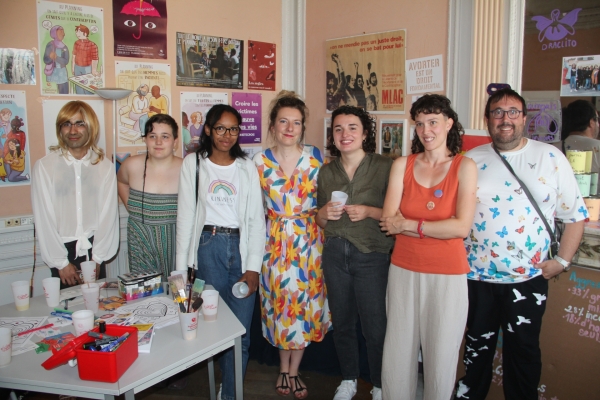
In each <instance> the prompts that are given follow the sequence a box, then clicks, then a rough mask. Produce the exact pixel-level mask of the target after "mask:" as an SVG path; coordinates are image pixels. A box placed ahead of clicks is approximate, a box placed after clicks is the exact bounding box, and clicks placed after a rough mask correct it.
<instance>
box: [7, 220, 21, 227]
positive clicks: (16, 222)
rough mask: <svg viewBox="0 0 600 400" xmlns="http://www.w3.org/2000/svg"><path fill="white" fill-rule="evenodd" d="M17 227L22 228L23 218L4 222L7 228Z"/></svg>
mask: <svg viewBox="0 0 600 400" xmlns="http://www.w3.org/2000/svg"><path fill="white" fill-rule="evenodd" d="M15 226H21V218H10V219H5V220H4V227H5V228H12V227H15Z"/></svg>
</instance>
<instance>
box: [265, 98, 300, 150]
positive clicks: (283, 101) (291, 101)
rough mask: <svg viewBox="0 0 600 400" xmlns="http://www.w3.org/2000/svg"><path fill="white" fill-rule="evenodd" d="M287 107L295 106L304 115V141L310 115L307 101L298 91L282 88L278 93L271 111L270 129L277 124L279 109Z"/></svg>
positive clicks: (272, 103)
mask: <svg viewBox="0 0 600 400" xmlns="http://www.w3.org/2000/svg"><path fill="white" fill-rule="evenodd" d="M286 107H289V108H294V109H296V110H298V111H300V114H301V115H302V135H301V136H300V142H303V141H304V131H305V130H306V126H305V123H306V118H307V117H308V107H306V103H304V101H303V100H302V99H301V98H300V96H299V95H298V94H296V92H293V91H289V90H282V91H281V92H279V93H278V94H277V97H275V99H273V101H272V102H271V105H270V111H269V130H270V129H271V128H272V127H273V126H275V119H277V114H278V113H279V110H281V109H282V108H286Z"/></svg>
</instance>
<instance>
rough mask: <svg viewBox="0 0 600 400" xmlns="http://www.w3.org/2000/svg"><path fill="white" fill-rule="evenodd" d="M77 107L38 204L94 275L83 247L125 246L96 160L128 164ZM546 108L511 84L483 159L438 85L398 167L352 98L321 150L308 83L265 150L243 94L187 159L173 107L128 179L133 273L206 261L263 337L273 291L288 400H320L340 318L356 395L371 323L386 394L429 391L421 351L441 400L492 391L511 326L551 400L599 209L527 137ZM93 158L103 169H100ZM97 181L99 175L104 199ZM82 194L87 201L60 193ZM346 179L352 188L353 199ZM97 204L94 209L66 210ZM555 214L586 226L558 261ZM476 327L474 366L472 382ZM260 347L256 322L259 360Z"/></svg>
mask: <svg viewBox="0 0 600 400" xmlns="http://www.w3.org/2000/svg"><path fill="white" fill-rule="evenodd" d="M65 107H66V108H67V109H66V110H65V108H63V110H61V113H60V115H59V118H57V125H56V126H57V136H58V137H59V147H57V148H56V149H55V150H56V151H55V152H53V153H52V154H50V155H48V156H46V157H45V158H43V159H42V160H40V161H38V163H36V167H35V169H34V177H33V184H32V186H33V190H32V200H33V207H34V214H35V218H36V227H38V226H40V225H41V227H40V228H39V229H40V235H39V237H40V245H41V248H42V254H43V256H44V260H45V261H46V263H47V264H48V265H49V266H51V267H54V268H56V269H57V272H56V275H58V276H60V277H61V278H62V279H63V282H64V283H68V284H75V283H76V282H77V281H79V279H80V278H79V277H78V275H76V273H75V271H76V269H75V267H74V265H73V264H74V263H76V260H75V258H76V256H82V257H83V258H85V256H86V255H87V254H88V252H89V256H91V257H92V258H93V259H94V260H96V262H97V263H99V264H101V263H102V262H104V261H106V260H107V259H109V258H110V257H111V256H112V255H113V254H114V253H115V252H116V246H117V244H118V216H117V206H116V196H115V194H116V184H115V182H114V174H112V177H111V176H110V174H107V173H105V172H102V173H100V170H102V171H104V168H105V167H102V168H98V167H94V166H95V165H100V166H102V165H104V164H106V163H108V162H107V161H106V160H103V158H102V155H103V154H102V153H101V151H100V153H99V152H98V149H97V148H96V147H95V145H94V140H95V138H96V135H97V132H96V133H93V131H94V129H96V130H97V127H95V125H94V123H93V121H94V118H95V115H90V114H91V113H93V111H91V109H88V107H89V106H87V104H85V103H83V102H80V101H75V102H70V103H67V105H66V106H65ZM526 112H527V110H526V108H525V101H524V99H523V98H522V97H521V96H520V95H519V94H518V93H516V92H514V91H512V90H510V89H502V90H499V91H497V92H495V93H494V94H493V95H492V96H490V98H489V100H488V103H487V105H486V110H485V120H486V123H487V126H488V130H489V133H490V136H491V138H492V141H493V142H492V143H491V144H488V145H484V146H480V147H478V148H476V149H474V150H471V151H470V152H468V153H467V154H466V155H464V156H463V155H461V154H460V150H461V144H462V139H461V135H462V133H463V129H462V126H461V124H460V122H459V121H458V116H457V114H456V113H455V112H454V111H453V110H452V108H451V105H450V101H449V100H448V99H447V98H445V97H444V96H440V95H425V96H423V97H421V98H419V99H418V100H417V101H416V102H415V103H414V104H413V106H412V108H411V111H410V113H411V118H412V119H413V120H414V121H415V126H416V128H415V135H414V139H413V141H412V155H410V156H408V157H400V158H398V159H397V160H395V161H392V160H391V159H390V158H388V157H384V156H382V155H378V154H375V148H376V135H375V121H374V119H373V117H371V116H370V115H369V114H368V112H367V111H366V110H364V109H363V108H360V107H355V106H348V105H345V106H341V107H339V108H337V109H335V110H334V111H333V113H332V116H331V119H332V129H331V132H330V133H328V137H327V150H329V151H330V153H331V154H332V156H334V157H335V158H333V159H332V160H331V161H330V162H329V163H325V162H324V160H323V156H322V154H321V152H320V151H319V149H317V148H316V147H313V146H310V145H305V144H303V142H304V133H305V125H306V118H307V115H308V109H307V107H306V104H305V103H304V101H303V100H302V99H301V98H299V97H298V96H297V95H296V94H295V93H293V92H287V91H283V92H281V93H279V95H278V96H277V97H276V98H275V99H274V100H273V102H272V104H271V106H270V110H269V128H268V133H269V139H270V141H271V143H272V147H270V148H268V149H266V150H264V151H262V152H260V153H258V154H256V155H255V156H254V158H253V160H250V159H248V157H247V156H246V154H245V152H244V151H243V149H242V148H241V147H240V145H239V137H240V126H241V125H242V117H241V115H240V114H239V113H238V111H237V110H235V109H234V108H233V107H231V106H229V105H225V104H218V105H215V106H213V107H212V108H211V109H210V110H209V111H208V113H207V115H206V118H205V123H204V125H203V127H202V131H201V133H200V138H199V147H198V149H197V151H196V152H194V153H191V154H189V155H188V156H186V157H185V159H183V160H182V159H181V158H179V157H176V156H174V153H175V150H176V149H177V148H179V145H178V126H177V124H176V123H175V121H174V120H173V119H172V118H171V117H170V116H168V115H164V114H157V115H155V116H154V117H151V118H150V119H149V120H148V122H147V124H146V126H145V129H144V137H145V140H146V145H147V148H148V151H147V154H145V155H139V156H134V157H130V158H128V159H127V160H126V161H125V162H124V163H123V165H122V166H121V168H120V170H119V175H118V178H117V179H118V187H119V190H118V192H119V195H120V197H121V199H122V200H123V202H124V203H125V204H126V206H127V208H128V210H129V213H130V218H129V224H128V239H129V243H128V246H129V264H130V265H129V266H130V269H131V270H132V271H135V272H138V271H151V270H153V271H159V272H161V273H163V274H164V275H165V276H168V275H169V273H170V272H171V270H172V269H173V267H175V268H176V269H177V270H187V269H188V268H194V269H196V270H197V276H198V277H199V278H201V279H203V280H205V282H206V283H207V284H210V285H212V286H214V287H215V289H216V290H218V291H219V294H220V295H221V297H222V298H223V300H224V301H225V302H226V303H227V305H228V306H229V307H230V308H231V310H232V311H233V313H234V314H235V315H236V317H237V318H238V319H239V320H240V322H241V323H242V324H243V325H244V327H245V328H246V332H249V330H250V324H251V320H252V313H253V307H254V302H255V296H256V293H257V292H259V295H260V305H261V321H262V331H263V335H264V337H265V338H266V339H267V341H268V342H269V343H271V344H272V345H273V346H275V347H276V348H278V349H279V356H280V373H279V375H278V377H277V380H276V383H275V390H276V391H277V393H278V394H280V395H282V396H288V395H290V394H292V395H293V396H294V397H295V398H297V399H304V398H306V397H307V396H308V389H307V386H306V384H305V382H303V381H302V379H301V378H300V374H299V366H300V362H301V360H302V357H303V353H304V350H305V349H306V346H308V345H309V344H310V343H311V342H319V341H321V340H323V338H324V337H325V335H326V333H327V332H328V331H330V330H332V329H333V339H334V343H335V347H336V350H337V354H338V359H339V362H340V367H341V371H342V377H343V381H342V382H341V384H340V386H339V387H338V389H337V390H336V393H335V394H334V397H333V398H334V399H335V400H344V399H351V398H352V397H353V396H354V395H355V394H356V393H357V378H358V376H359V355H358V337H357V334H358V333H357V329H356V325H357V323H358V321H360V327H361V331H362V334H363V335H364V337H365V340H366V347H367V358H368V364H369V370H370V380H371V382H372V384H373V390H372V391H371V393H372V396H373V399H374V400H377V399H381V398H385V399H412V398H414V396H415V392H416V385H417V372H418V355H419V350H421V351H422V356H423V366H424V379H425V386H424V388H425V389H424V398H425V399H440V400H441V399H444V400H446V399H449V398H451V397H452V395H453V393H455V395H456V398H468V399H470V400H472V399H484V398H485V396H486V395H487V391H488V389H489V386H490V382H491V377H492V362H493V356H494V353H495V348H496V340H497V337H498V331H499V328H500V327H502V331H503V332H504V346H503V352H504V353H503V362H504V377H503V378H504V390H505V394H506V397H507V398H510V399H513V398H514V399H516V398H519V399H537V384H538V382H539V378H540V374H541V356H540V350H539V333H540V329H541V321H542V316H543V314H544V309H545V300H546V298H547V292H548V283H547V279H549V278H550V277H552V276H555V275H557V274H559V273H561V272H562V271H563V270H567V269H568V267H569V262H568V260H570V259H571V258H572V257H573V255H574V253H575V251H576V250H577V246H578V243H579V240H580V238H581V235H582V233H583V220H584V218H585V215H586V210H585V206H584V204H583V200H582V198H581V196H580V195H579V190H578V188H577V184H576V182H575V179H574V177H573V174H572V171H571V169H570V166H569V164H568V162H567V160H566V158H565V157H564V156H563V155H562V154H561V153H560V152H559V151H557V149H556V148H555V147H553V146H549V145H546V144H543V143H538V142H535V141H532V140H528V139H526V138H525V137H524V136H523V135H524V129H525V115H526ZM90 132H92V133H91V134H90ZM80 144H81V146H79V145H80ZM50 162H51V163H52V165H50ZM504 163H508V164H510V166H512V168H513V170H514V174H515V175H516V176H518V177H519V178H520V179H517V178H516V177H515V175H513V173H511V171H509V169H508V168H507V166H505V165H504ZM108 165H109V166H110V165H111V164H110V163H108ZM89 169H92V170H94V169H95V170H97V171H98V174H99V175H98V176H94V177H93V178H94V179H93V180H87V179H86V180H83V179H80V178H81V177H82V175H81V172H82V171H87V170H89ZM85 173H87V174H89V172H85ZM86 178H88V176H86ZM99 182H102V186H101V187H98V186H99V185H100V183H99ZM52 183H54V188H52ZM82 185H87V186H90V187H85V192H84V193H85V194H84V195H82V194H81V189H83V188H84V187H83V186H82ZM524 185H527V187H528V188H529V191H530V192H532V193H533V198H534V199H535V201H536V202H537V203H538V205H539V207H540V208H541V210H542V211H541V213H543V215H538V214H536V211H535V209H534V207H533V206H532V204H531V201H530V200H529V198H528V196H527V195H526V194H525V193H524V191H526V190H524V188H523V186H524ZM67 186H68V187H69V188H72V189H73V190H72V191H73V193H65V191H64V190H61V189H60V188H61V187H67ZM91 186H93V187H94V188H93V189H92V188H91ZM334 191H341V192H344V193H345V194H346V195H347V200H346V202H345V204H343V203H341V202H339V201H338V199H337V197H336V198H334V197H333V196H332V193H333V192H334ZM97 192H98V193H97ZM100 192H101V193H100ZM89 194H93V196H94V197H93V200H90V199H87V196H88V195H89ZM65 196H69V197H72V201H71V203H72V204H71V203H68V202H65ZM82 196H83V197H82ZM111 196H112V197H111ZM49 199H50V201H48V200H49ZM90 201H92V203H91V204H88V202H90ZM108 203H111V204H108ZM82 205H83V206H84V207H86V212H85V213H81V212H80V211H78V212H77V213H75V215H74V214H73V213H72V212H71V213H70V214H69V215H71V218H70V219H69V218H67V219H63V217H61V216H60V215H59V214H67V213H68V212H69V210H75V209H77V210H81V206H82ZM90 206H91V207H96V208H95V210H92V211H89V207H90ZM69 207H71V208H69ZM555 216H556V217H558V218H561V219H562V220H563V221H564V222H566V224H565V225H566V228H565V233H564V235H563V238H562V240H561V244H562V246H561V247H560V250H559V251H558V254H553V255H552V256H553V258H551V257H549V256H548V255H547V253H548V248H549V246H550V234H549V233H548V232H547V231H546V229H545V227H544V224H543V222H542V221H541V219H546V220H548V221H549V223H550V224H551V225H553V221H554V217H555ZM38 224H39V225H38ZM52 231H53V232H52ZM115 232H116V233H115ZM463 238H466V239H465V241H464V242H463ZM92 241H93V242H94V243H93V250H92V248H91V247H92ZM63 243H64V245H63ZM54 245H55V246H54ZM69 246H70V247H69ZM71 247H72V249H70V248H71ZM97 247H98V249H97ZM69 249H70V250H69ZM465 249H466V253H465ZM71 265H73V268H72V270H71ZM67 268H68V269H67ZM66 269H67V270H66ZM240 281H243V282H246V283H247V285H248V287H249V294H248V295H247V296H246V297H245V298H242V299H239V298H236V297H234V296H233V294H232V287H233V285H234V284H235V283H237V282H240ZM465 326H466V329H467V331H466V337H467V347H466V351H465V356H464V360H463V362H464V364H465V367H466V375H465V376H464V377H463V378H461V379H460V380H459V382H458V384H457V385H456V386H455V378H456V376H455V374H456V368H455V366H456V364H457V362H458V355H459V347H460V344H461V341H462V338H463V335H464V333H465ZM249 345H250V336H249V334H246V335H244V336H243V338H242V362H243V371H245V369H246V365H247V362H248V348H249ZM475 351H476V352H477V354H474V353H475ZM220 365H221V371H222V377H223V379H222V386H221V389H220V391H219V398H220V399H227V400H229V399H233V398H234V372H233V352H232V350H229V351H226V352H225V353H224V354H223V355H222V356H221V358H220Z"/></svg>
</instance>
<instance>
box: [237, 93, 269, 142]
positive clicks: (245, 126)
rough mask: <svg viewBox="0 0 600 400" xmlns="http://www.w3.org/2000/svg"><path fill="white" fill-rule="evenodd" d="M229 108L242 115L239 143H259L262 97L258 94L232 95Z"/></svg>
mask: <svg viewBox="0 0 600 400" xmlns="http://www.w3.org/2000/svg"><path fill="white" fill-rule="evenodd" d="M231 106H232V107H233V108H235V109H236V110H238V111H239V113H240V114H241V115H242V125H241V126H240V128H241V132H240V138H239V143H240V144H252V143H260V142H261V131H262V95H261V94H260V93H232V94H231Z"/></svg>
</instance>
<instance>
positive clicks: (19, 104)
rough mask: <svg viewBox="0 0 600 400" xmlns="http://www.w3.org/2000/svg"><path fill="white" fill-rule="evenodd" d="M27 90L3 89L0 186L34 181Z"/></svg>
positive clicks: (1, 102) (1, 93)
mask: <svg viewBox="0 0 600 400" xmlns="http://www.w3.org/2000/svg"><path fill="white" fill-rule="evenodd" d="M30 133H31V132H30V131H29V121H28V120H27V102H26V101H25V92H23V91H18V90H0V188H3V187H9V186H22V185H29V184H31V179H30V174H31V167H30V161H31V155H30V153H29V141H30V140H31V136H29V137H27V136H28V135H30Z"/></svg>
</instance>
